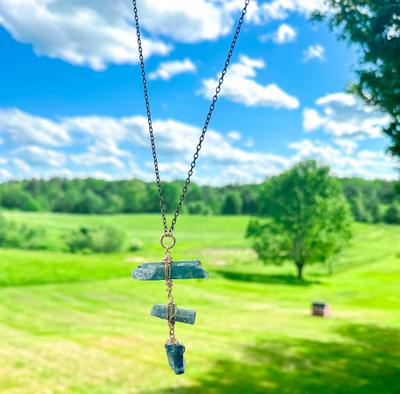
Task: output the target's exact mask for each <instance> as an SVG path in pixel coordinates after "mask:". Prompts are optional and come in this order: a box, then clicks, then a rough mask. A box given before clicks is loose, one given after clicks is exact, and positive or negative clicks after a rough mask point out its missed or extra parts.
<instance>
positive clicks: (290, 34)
mask: <svg viewBox="0 0 400 394" xmlns="http://www.w3.org/2000/svg"><path fill="white" fill-rule="evenodd" d="M296 35H297V31H296V29H294V28H293V27H292V26H290V25H288V24H286V23H282V24H281V25H280V26H279V27H278V30H276V31H275V32H274V33H270V34H263V35H261V36H260V37H258V39H259V41H260V42H267V41H269V40H272V41H273V42H274V43H275V44H286V43H288V42H293V41H294V40H295V38H296Z"/></svg>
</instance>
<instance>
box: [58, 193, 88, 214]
mask: <svg viewBox="0 0 400 394" xmlns="http://www.w3.org/2000/svg"><path fill="white" fill-rule="evenodd" d="M81 201H82V196H81V194H80V192H79V190H77V189H70V190H68V191H67V192H66V193H65V194H63V195H62V196H60V197H58V198H57V199H56V200H55V201H54V202H53V207H52V211H53V212H66V213H70V212H75V207H76V206H77V205H78V204H79V203H80V202H81Z"/></svg>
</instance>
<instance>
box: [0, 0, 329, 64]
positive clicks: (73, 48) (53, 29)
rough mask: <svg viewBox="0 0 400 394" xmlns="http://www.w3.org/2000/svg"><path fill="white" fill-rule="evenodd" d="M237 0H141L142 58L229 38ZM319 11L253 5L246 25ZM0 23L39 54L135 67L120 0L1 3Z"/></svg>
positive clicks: (279, 0) (312, 0)
mask: <svg viewBox="0 0 400 394" xmlns="http://www.w3.org/2000/svg"><path fill="white" fill-rule="evenodd" d="M243 4H244V2H243V1H242V0H225V1H220V0H218V1H213V0H191V1H187V0H173V1H172V2H171V1H169V2H166V1H164V0H143V1H141V2H140V3H139V17H140V23H141V26H142V28H143V50H144V52H145V56H146V58H148V57H150V56H153V55H157V56H165V55H168V54H169V53H170V52H171V51H172V49H173V46H172V45H171V43H170V42H171V41H174V42H179V43H198V42H202V41H215V40H216V39H218V38H220V37H223V36H226V35H227V34H231V33H232V30H233V27H234V26H235V24H236V21H237V19H238V17H239V13H240V10H241V9H242V7H243ZM316 8H318V9H324V8H325V5H324V2H323V0H306V1H302V0H273V1H270V2H260V1H259V2H257V1H253V2H252V3H251V4H250V6H249V8H248V12H247V15H246V22H247V23H255V24H263V23H267V22H269V21H270V20H272V19H280V20H283V19H286V18H287V17H288V16H289V15H290V13H298V14H301V15H307V14H309V13H310V11H312V10H314V9H316ZM0 25H2V26H3V27H4V28H5V29H6V30H7V31H8V32H9V33H10V34H11V35H12V37H13V38H14V39H15V40H17V41H19V42H22V43H27V44H32V47H33V50H34V51H35V53H36V54H37V55H39V56H48V57H50V58H57V59H62V60H63V61H66V62H69V63H71V64H74V65H79V66H88V67H91V68H92V69H94V70H98V71H100V70H104V69H105V68H106V67H107V65H108V64H134V63H137V58H138V56H137V48H136V34H135V29H134V18H133V11H132V5H131V3H130V2H129V1H124V0H114V1H107V0H99V1H92V0H29V1H26V0H13V1H9V0H0Z"/></svg>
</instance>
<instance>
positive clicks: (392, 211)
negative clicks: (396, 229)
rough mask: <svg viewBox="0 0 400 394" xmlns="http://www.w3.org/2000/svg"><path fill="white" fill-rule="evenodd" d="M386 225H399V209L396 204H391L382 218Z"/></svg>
mask: <svg viewBox="0 0 400 394" xmlns="http://www.w3.org/2000/svg"><path fill="white" fill-rule="evenodd" d="M383 220H384V221H385V222H386V223H389V224H400V207H399V205H398V204H392V205H391V206H390V207H389V209H388V210H387V211H386V214H385V216H384V218H383Z"/></svg>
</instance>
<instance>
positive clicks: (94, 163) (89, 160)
mask: <svg viewBox="0 0 400 394" xmlns="http://www.w3.org/2000/svg"><path fill="white" fill-rule="evenodd" d="M70 158H71V160H72V161H73V162H74V163H75V164H78V165H81V166H87V167H105V168H110V167H111V168H117V169H122V168H124V167H125V164H124V163H123V162H122V161H121V160H119V159H117V158H116V157H113V156H104V157H102V156H97V155H96V154H92V153H83V154H81V155H71V156H70Z"/></svg>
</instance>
